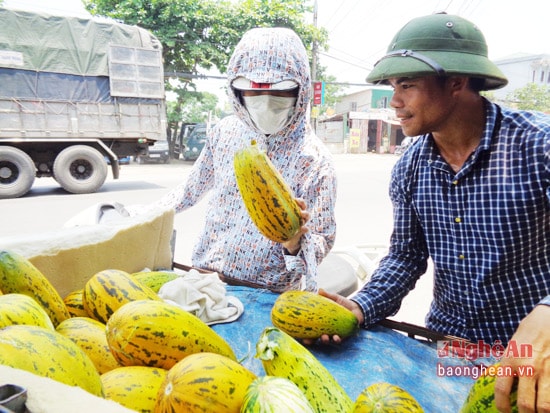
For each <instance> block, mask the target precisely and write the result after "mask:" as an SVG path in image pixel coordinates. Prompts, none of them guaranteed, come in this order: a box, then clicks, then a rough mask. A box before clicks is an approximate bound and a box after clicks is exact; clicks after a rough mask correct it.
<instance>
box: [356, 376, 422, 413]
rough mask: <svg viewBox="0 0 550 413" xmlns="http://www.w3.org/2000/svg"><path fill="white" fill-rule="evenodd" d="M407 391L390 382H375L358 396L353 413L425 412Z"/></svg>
mask: <svg viewBox="0 0 550 413" xmlns="http://www.w3.org/2000/svg"><path fill="white" fill-rule="evenodd" d="M423 412H424V410H423V409H422V407H421V406H420V404H418V402H417V401H416V400H415V399H414V397H413V396H411V395H410V394H409V393H408V392H407V391H405V390H403V389H402V388H400V387H398V386H395V385H393V384H390V383H384V382H382V383H375V384H372V385H370V386H368V387H367V388H365V389H364V390H363V391H362V392H361V394H359V396H358V397H357V400H356V401H355V405H354V407H353V413H423Z"/></svg>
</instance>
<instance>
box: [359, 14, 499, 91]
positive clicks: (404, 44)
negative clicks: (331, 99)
mask: <svg viewBox="0 0 550 413" xmlns="http://www.w3.org/2000/svg"><path fill="white" fill-rule="evenodd" d="M430 75H439V76H453V75H463V76H469V77H475V78H480V79H484V80H485V82H484V84H483V86H482V90H489V89H498V88H501V87H503V86H506V84H507V83H508V80H507V79H506V77H505V76H504V74H503V73H502V72H501V71H500V69H499V68H498V67H497V66H496V65H495V64H494V63H493V62H491V61H490V60H489V59H488V54H487V43H486V42H485V37H484V36H483V33H481V31H480V30H479V29H478V28H477V27H476V26H475V25H474V24H473V23H471V22H469V21H468V20H466V19H463V18H462V17H458V16H453V15H450V14H445V13H441V14H432V15H430V16H424V17H418V18H416V19H413V20H411V21H410V22H409V23H407V24H406V25H405V26H403V28H401V30H400V31H399V32H397V34H396V35H395V37H394V38H393V40H392V41H391V43H390V46H389V47H388V50H387V53H386V55H385V56H384V57H383V58H382V59H380V60H379V61H378V62H377V63H376V64H375V65H374V69H373V70H372V72H371V73H370V74H369V75H368V76H367V82H369V83H384V81H387V79H389V78H394V77H422V76H430Z"/></svg>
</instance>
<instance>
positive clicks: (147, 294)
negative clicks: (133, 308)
mask: <svg viewBox="0 0 550 413" xmlns="http://www.w3.org/2000/svg"><path fill="white" fill-rule="evenodd" d="M135 300H159V301H160V300H161V299H160V298H159V296H158V295H157V294H156V293H155V292H154V291H153V290H151V289H150V288H149V287H147V286H145V285H143V284H142V283H140V282H139V281H137V280H135V279H133V278H132V276H131V275H130V274H129V273H127V272H126V271H122V270H113V269H108V270H104V271H100V272H98V273H96V274H94V275H93V276H92V277H91V278H90V279H89V280H88V281H87V282H86V285H85V286H84V293H83V295H82V303H83V304H84V308H85V309H86V312H87V313H88V316H89V317H91V318H93V319H95V320H97V321H101V322H102V323H106V322H107V320H108V319H109V317H110V316H111V315H112V314H113V313H114V312H115V311H116V310H117V309H118V308H120V307H122V306H123V305H124V304H126V303H129V302H130V301H135Z"/></svg>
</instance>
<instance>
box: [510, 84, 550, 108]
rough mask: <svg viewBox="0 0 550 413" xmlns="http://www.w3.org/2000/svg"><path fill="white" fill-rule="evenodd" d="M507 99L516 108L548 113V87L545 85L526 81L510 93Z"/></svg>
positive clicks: (549, 106) (549, 94)
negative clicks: (526, 82) (522, 85)
mask: <svg viewBox="0 0 550 413" xmlns="http://www.w3.org/2000/svg"><path fill="white" fill-rule="evenodd" d="M507 99H508V100H510V101H512V102H514V103H515V104H516V105H517V107H518V109H522V110H538V111H541V112H547V113H550V87H548V86H545V85H539V84H536V83H528V84H527V85H525V86H524V87H522V88H520V89H516V90H514V91H513V92H512V93H510V94H509V95H508V97H507Z"/></svg>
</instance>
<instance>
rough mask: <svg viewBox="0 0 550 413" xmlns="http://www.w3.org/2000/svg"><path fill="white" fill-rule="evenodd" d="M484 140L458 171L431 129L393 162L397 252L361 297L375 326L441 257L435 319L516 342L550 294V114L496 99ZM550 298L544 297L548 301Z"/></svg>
mask: <svg viewBox="0 0 550 413" xmlns="http://www.w3.org/2000/svg"><path fill="white" fill-rule="evenodd" d="M486 111H487V121H486V126H485V130H484V132H483V137H482V139H481V143H480V145H479V146H478V148H477V149H476V150H475V151H474V152H473V153H472V155H471V156H470V157H469V159H468V160H467V161H466V163H465V164H464V165H463V167H462V169H460V171H459V172H457V173H455V172H453V170H452V169H451V168H450V166H449V165H448V164H447V163H446V162H445V160H444V159H443V158H442V157H441V156H440V154H439V152H438V150H437V148H436V146H435V144H434V141H433V138H432V136H431V135H430V134H428V135H424V136H421V137H420V138H419V139H418V141H417V142H416V143H415V144H414V145H413V146H412V147H411V148H409V149H408V150H407V151H406V152H405V153H404V154H403V155H402V157H401V158H400V159H399V161H398V162H397V164H396V165H395V167H394V170H393V171H392V177H391V184H390V197H391V200H392V203H393V207H394V229H393V233H392V237H391V246H390V251H389V253H388V255H387V256H386V257H385V258H384V259H383V260H382V261H381V263H380V266H379V268H378V269H377V270H376V271H375V272H374V274H373V276H372V278H371V280H370V281H369V283H368V284H367V285H366V286H365V288H363V289H362V291H360V292H359V293H358V294H357V295H356V296H355V297H354V298H353V300H354V301H356V302H357V303H358V304H359V305H360V306H361V308H362V310H363V313H364V315H365V326H368V325H370V324H373V323H375V322H377V321H379V320H381V319H382V318H384V317H387V316H389V315H392V314H395V312H397V310H398V309H399V307H400V305H401V300H402V299H403V297H404V296H405V295H406V294H407V293H408V292H409V291H410V290H411V289H412V288H414V285H415V283H416V281H417V279H418V278H419V277H420V276H421V275H422V274H424V273H425V272H426V269H427V260H428V258H429V257H430V258H431V259H432V260H433V263H434V290H433V301H432V304H431V307H430V311H429V313H428V315H427V317H426V326H427V327H429V328H431V329H433V330H436V331H440V332H442V333H445V334H450V335H455V336H459V337H464V338H467V339H470V340H474V341H477V340H485V341H486V342H488V343H493V342H494V341H495V340H501V341H502V343H507V342H508V340H509V339H510V337H511V336H512V334H513V333H514V331H515V329H516V328H517V326H518V324H519V322H520V320H521V319H522V318H523V317H525V316H526V315H527V314H528V313H529V312H530V311H531V310H532V309H533V307H534V306H535V305H537V304H539V303H541V304H542V303H545V304H546V303H549V301H548V299H549V297H548V295H549V294H550V185H549V184H550V117H549V116H546V115H543V114H540V113H528V112H521V111H519V112H518V111H511V110H508V109H504V108H502V109H501V108H500V107H498V106H497V105H494V104H492V103H490V102H486ZM542 300H544V302H541V301H542Z"/></svg>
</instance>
